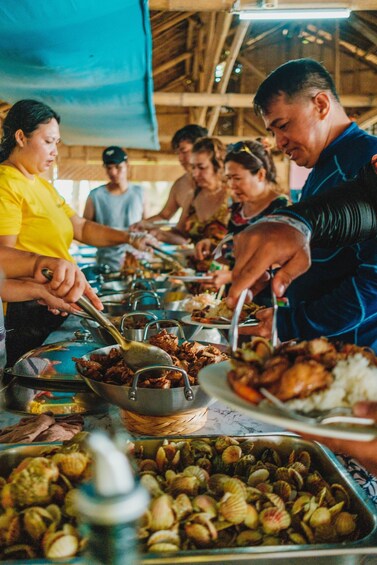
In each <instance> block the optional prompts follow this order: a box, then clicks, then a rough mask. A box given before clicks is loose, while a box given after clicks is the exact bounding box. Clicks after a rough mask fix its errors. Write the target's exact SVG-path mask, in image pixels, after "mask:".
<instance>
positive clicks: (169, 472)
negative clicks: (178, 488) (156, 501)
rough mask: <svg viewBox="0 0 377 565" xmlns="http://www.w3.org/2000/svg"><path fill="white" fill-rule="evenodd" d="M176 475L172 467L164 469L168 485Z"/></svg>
mask: <svg viewBox="0 0 377 565" xmlns="http://www.w3.org/2000/svg"><path fill="white" fill-rule="evenodd" d="M176 476H177V473H176V472H175V471H173V469H167V470H166V471H165V481H166V482H167V483H168V485H169V484H170V483H171V482H172V480H173V479H174V478H175V477H176Z"/></svg>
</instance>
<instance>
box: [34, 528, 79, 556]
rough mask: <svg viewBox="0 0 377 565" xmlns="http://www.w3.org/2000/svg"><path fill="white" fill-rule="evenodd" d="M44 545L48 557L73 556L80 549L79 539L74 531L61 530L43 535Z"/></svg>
mask: <svg viewBox="0 0 377 565" xmlns="http://www.w3.org/2000/svg"><path fill="white" fill-rule="evenodd" d="M42 546H43V551H44V555H45V557H47V559H66V558H68V557H73V556H74V555H75V554H76V553H77V551H78V549H79V539H78V537H77V536H76V535H74V534H72V533H65V532H64V530H60V531H58V532H54V533H48V534H45V535H44V536H43V540H42Z"/></svg>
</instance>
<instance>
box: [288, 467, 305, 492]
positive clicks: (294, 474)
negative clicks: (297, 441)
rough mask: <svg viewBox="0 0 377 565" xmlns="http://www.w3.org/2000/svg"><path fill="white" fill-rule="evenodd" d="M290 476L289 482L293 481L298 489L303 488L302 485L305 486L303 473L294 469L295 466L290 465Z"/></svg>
mask: <svg viewBox="0 0 377 565" xmlns="http://www.w3.org/2000/svg"><path fill="white" fill-rule="evenodd" d="M288 476H289V481H288V482H289V483H293V485H294V486H295V487H296V488H297V489H298V490H301V489H302V487H303V486H304V478H303V476H302V475H301V473H299V472H298V471H296V469H294V468H293V467H289V469H288Z"/></svg>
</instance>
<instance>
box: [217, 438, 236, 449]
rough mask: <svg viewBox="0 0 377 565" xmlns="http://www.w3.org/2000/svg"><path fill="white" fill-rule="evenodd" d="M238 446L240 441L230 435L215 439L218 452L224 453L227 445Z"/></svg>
mask: <svg viewBox="0 0 377 565" xmlns="http://www.w3.org/2000/svg"><path fill="white" fill-rule="evenodd" d="M233 445H234V446H238V445H239V442H238V441H237V440H236V439H234V438H232V437H228V436H220V437H218V438H217V439H216V441H215V449H216V451H217V452H218V453H222V452H223V451H224V450H225V449H226V448H227V447H230V446H233Z"/></svg>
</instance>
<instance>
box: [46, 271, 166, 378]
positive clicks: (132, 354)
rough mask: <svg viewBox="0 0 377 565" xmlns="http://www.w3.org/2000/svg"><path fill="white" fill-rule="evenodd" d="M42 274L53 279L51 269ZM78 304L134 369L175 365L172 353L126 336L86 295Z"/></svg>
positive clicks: (48, 278)
mask: <svg viewBox="0 0 377 565" xmlns="http://www.w3.org/2000/svg"><path fill="white" fill-rule="evenodd" d="M42 274H43V275H44V277H46V279H47V280H51V279H52V272H51V271H50V270H49V269H42ZM76 304H77V305H78V306H80V308H82V309H83V310H84V312H86V313H87V314H89V316H91V318H93V319H94V320H95V321H96V322H98V324H99V325H100V326H102V327H103V328H105V329H106V330H107V331H108V332H109V334H111V335H112V337H113V338H114V339H115V341H116V342H117V344H118V345H120V352H121V354H122V356H123V359H124V361H125V362H126V363H127V365H128V366H129V367H131V369H133V370H134V371H137V370H139V369H143V368H144V367H149V366H150V365H164V366H165V365H167V366H171V365H173V361H172V358H171V357H170V355H169V354H168V353H166V351H164V350H163V349H161V348H160V347H156V346H155V345H150V344H149V343H144V342H140V341H132V340H130V339H126V338H124V337H123V336H122V334H121V333H120V331H119V330H118V329H117V327H116V326H115V325H114V324H113V323H112V322H111V321H110V320H108V319H107V318H106V317H105V316H104V315H103V314H102V313H101V312H100V311H99V310H97V308H95V307H94V306H93V304H92V303H91V302H90V301H89V300H88V299H87V298H85V296H82V297H81V298H79V299H78V300H77V302H76Z"/></svg>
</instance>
